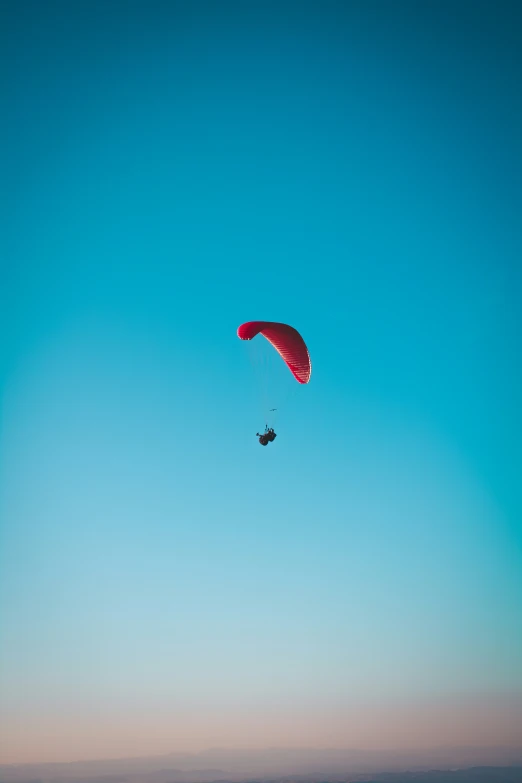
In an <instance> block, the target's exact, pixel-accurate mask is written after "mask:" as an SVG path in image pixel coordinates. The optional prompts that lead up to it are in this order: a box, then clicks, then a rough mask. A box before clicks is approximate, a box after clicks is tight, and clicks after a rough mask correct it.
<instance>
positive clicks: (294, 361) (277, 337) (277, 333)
mask: <svg viewBox="0 0 522 783" xmlns="http://www.w3.org/2000/svg"><path fill="white" fill-rule="evenodd" d="M257 334H262V335H263V337H265V338H266V339H267V340H268V342H269V343H270V344H271V345H273V346H274V348H275V349H276V351H277V352H278V353H279V354H280V356H281V358H282V359H283V361H284V362H285V364H286V365H287V367H288V369H289V370H290V372H291V373H292V375H293V376H294V378H295V379H296V381H298V382H299V383H308V381H309V380H310V376H311V374H312V363H311V361H310V354H309V353H308V348H307V347H306V344H305V341H304V340H303V338H302V337H301V335H300V334H299V332H298V331H297V329H294V327H293V326H289V325H288V324H279V323H276V322H274V321H248V323H245V324H241V326H240V327H239V329H238V330H237V336H238V337H239V339H240V340H252V339H253V338H254V337H255V336H256V335H257Z"/></svg>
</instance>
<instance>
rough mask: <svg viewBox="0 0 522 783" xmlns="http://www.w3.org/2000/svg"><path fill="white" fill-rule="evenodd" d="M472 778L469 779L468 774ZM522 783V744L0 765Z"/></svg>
mask: <svg viewBox="0 0 522 783" xmlns="http://www.w3.org/2000/svg"><path fill="white" fill-rule="evenodd" d="M466 775H467V777H466ZM442 781H443V782H444V783H522V746H521V747H520V748H435V749H429V750H400V751H389V750H384V751H378V750H356V749H299V748H267V749H263V750H253V749H251V750H227V749H210V750H207V751H203V752H201V753H195V754H188V753H185V754H180V753H173V754H168V755H162V756H152V757H138V758H126V759H125V758H124V759H101V760H92V761H74V762H65V763H46V764H7V765H0V783H418V782H419V783H439V782H440V783H442Z"/></svg>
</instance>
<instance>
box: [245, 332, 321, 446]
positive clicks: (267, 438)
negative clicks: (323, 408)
mask: <svg viewBox="0 0 522 783" xmlns="http://www.w3.org/2000/svg"><path fill="white" fill-rule="evenodd" d="M258 334H260V335H262V336H263V337H264V338H265V339H266V340H268V342H269V343H270V344H271V345H272V346H273V348H275V350H276V351H277V353H278V354H279V355H280V357H281V358H282V360H283V361H284V363H285V364H286V366H287V367H288V369H289V370H290V372H291V373H292V375H293V376H294V378H295V380H296V381H297V383H300V384H307V383H309V382H310V376H311V374H312V362H311V360H310V354H309V353H308V348H307V347H306V344H305V341H304V340H303V338H302V337H301V335H300V334H299V332H298V331H297V329H294V327H293V326H290V325H289V324H282V323H277V322H275V321H248V322H247V323H244V324H241V326H240V327H239V328H238V330H237V336H238V337H239V339H240V340H253V339H254V338H255V337H256V336H257V335H258ZM269 410H270V412H272V411H275V410H276V408H270V409H269ZM256 437H257V438H258V439H259V442H260V444H261V445H262V446H267V445H268V444H269V443H272V442H273V441H274V440H275V439H276V437H277V435H276V433H275V432H274V429H273V427H269V426H268V424H267V425H266V426H265V431H264V432H262V433H259V432H256Z"/></svg>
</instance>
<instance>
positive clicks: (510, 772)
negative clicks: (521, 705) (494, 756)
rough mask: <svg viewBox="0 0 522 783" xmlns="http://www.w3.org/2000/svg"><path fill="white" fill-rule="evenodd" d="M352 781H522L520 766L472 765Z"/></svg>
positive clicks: (373, 782) (389, 782)
mask: <svg viewBox="0 0 522 783" xmlns="http://www.w3.org/2000/svg"><path fill="white" fill-rule="evenodd" d="M354 783H522V767H472V768H471V769H457V770H430V771H428V772H399V773H396V772H385V773H382V774H379V775H373V776H372V777H371V778H364V779H363V778H358V779H356V781H354Z"/></svg>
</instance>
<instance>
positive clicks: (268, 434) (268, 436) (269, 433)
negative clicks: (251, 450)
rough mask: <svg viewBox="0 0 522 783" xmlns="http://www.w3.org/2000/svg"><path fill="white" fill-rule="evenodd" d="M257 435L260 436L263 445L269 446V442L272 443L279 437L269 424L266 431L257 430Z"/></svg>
mask: <svg viewBox="0 0 522 783" xmlns="http://www.w3.org/2000/svg"><path fill="white" fill-rule="evenodd" d="M256 437H257V438H259V442H260V444H261V445H262V446H267V445H268V444H269V443H272V442H273V441H274V440H275V439H276V438H277V434H276V433H275V432H274V428H273V427H269V426H268V424H267V425H266V426H265V431H264V432H262V433H259V432H256Z"/></svg>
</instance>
